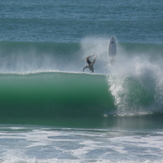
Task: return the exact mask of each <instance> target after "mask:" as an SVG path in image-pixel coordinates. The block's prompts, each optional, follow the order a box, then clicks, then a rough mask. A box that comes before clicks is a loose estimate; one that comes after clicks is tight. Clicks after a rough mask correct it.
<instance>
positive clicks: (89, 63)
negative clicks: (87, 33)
mask: <svg viewBox="0 0 163 163" xmlns="http://www.w3.org/2000/svg"><path fill="white" fill-rule="evenodd" d="M93 56H95V54H93V55H90V56H88V57H87V58H86V61H87V63H88V66H85V67H84V68H83V72H84V70H85V69H86V68H89V70H90V71H92V73H93V72H94V68H93V65H94V63H95V62H96V57H95V59H94V60H93V62H91V61H90V60H89V58H91V57H93Z"/></svg>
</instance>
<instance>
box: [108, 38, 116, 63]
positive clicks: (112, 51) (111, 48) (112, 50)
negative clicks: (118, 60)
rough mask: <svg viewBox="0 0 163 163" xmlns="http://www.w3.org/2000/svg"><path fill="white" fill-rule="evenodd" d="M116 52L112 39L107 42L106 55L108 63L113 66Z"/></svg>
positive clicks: (113, 39)
mask: <svg viewBox="0 0 163 163" xmlns="http://www.w3.org/2000/svg"><path fill="white" fill-rule="evenodd" d="M116 53H117V50H116V41H115V38H114V37H112V38H111V39H110V41H109V46H108V54H109V63H110V64H111V65H113V63H114V60H115V56H116Z"/></svg>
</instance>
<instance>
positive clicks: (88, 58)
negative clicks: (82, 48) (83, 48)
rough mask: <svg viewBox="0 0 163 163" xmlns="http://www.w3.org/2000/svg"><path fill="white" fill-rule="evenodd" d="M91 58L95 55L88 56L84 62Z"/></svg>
mask: <svg viewBox="0 0 163 163" xmlns="http://www.w3.org/2000/svg"><path fill="white" fill-rule="evenodd" d="M93 56H95V54H93V55H90V56H88V57H87V58H86V61H87V60H88V59H89V58H91V57H93Z"/></svg>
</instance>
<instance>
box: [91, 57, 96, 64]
mask: <svg viewBox="0 0 163 163" xmlns="http://www.w3.org/2000/svg"><path fill="white" fill-rule="evenodd" d="M96 58H97V56H96ZM96 58H95V59H94V60H93V62H92V65H93V64H94V63H95V62H96Z"/></svg>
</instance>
